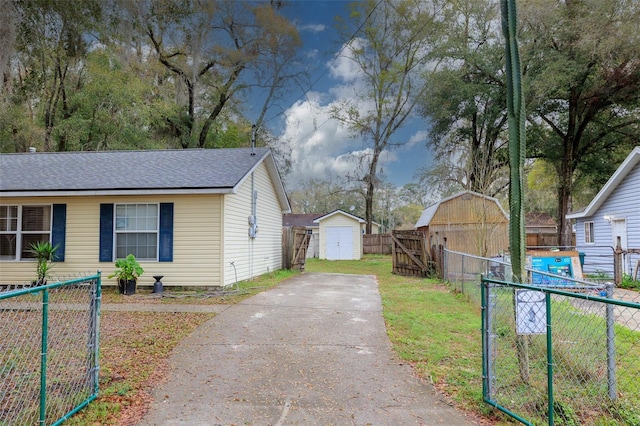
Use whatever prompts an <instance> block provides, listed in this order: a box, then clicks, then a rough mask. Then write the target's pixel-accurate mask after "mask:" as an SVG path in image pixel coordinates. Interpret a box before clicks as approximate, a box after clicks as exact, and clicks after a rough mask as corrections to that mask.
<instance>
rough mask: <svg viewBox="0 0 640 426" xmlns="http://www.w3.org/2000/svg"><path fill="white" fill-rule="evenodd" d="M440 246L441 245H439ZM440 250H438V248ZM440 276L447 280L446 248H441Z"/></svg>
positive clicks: (447, 262) (447, 258)
mask: <svg viewBox="0 0 640 426" xmlns="http://www.w3.org/2000/svg"><path fill="white" fill-rule="evenodd" d="M440 247H442V246H440ZM439 251H440V250H439ZM441 253H442V257H441V259H442V278H444V280H445V281H449V253H447V251H446V250H442V251H441Z"/></svg>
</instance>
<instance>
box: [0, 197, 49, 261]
mask: <svg viewBox="0 0 640 426" xmlns="http://www.w3.org/2000/svg"><path fill="white" fill-rule="evenodd" d="M1 206H2V207H9V208H10V207H17V208H18V212H17V218H16V219H17V223H16V229H15V231H13V230H9V229H0V235H15V240H16V241H15V243H16V254H15V257H12V258H9V257H6V256H0V262H16V261H33V258H32V257H23V256H22V252H23V250H24V248H23V247H22V245H23V244H22V243H23V241H22V240H23V236H24V235H34V234H37V235H40V234H45V235H48V236H49V238H48V239H47V240H46V241H49V242H51V232H52V229H53V205H51V204H2V205H1ZM24 207H42V208H48V209H49V229H48V230H35V231H25V230H23V229H22V225H23V222H22V214H23V208H24Z"/></svg>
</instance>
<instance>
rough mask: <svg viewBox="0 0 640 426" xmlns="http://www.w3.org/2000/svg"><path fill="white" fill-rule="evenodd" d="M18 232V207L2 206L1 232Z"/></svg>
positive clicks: (0, 210)
mask: <svg viewBox="0 0 640 426" xmlns="http://www.w3.org/2000/svg"><path fill="white" fill-rule="evenodd" d="M17 230H18V206H0V232H1V231H13V232H15V231H17Z"/></svg>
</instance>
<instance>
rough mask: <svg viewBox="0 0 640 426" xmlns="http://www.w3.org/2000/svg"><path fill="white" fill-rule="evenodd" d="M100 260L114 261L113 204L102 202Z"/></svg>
mask: <svg viewBox="0 0 640 426" xmlns="http://www.w3.org/2000/svg"><path fill="white" fill-rule="evenodd" d="M99 259H100V262H113V204H100V254H99Z"/></svg>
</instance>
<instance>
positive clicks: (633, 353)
mask: <svg viewBox="0 0 640 426" xmlns="http://www.w3.org/2000/svg"><path fill="white" fill-rule="evenodd" d="M445 259H446V261H445V264H444V273H445V277H446V279H447V280H448V281H449V282H450V283H451V284H452V285H453V286H454V287H455V288H456V289H458V290H459V291H461V292H464V293H465V294H467V295H469V297H470V298H471V299H472V300H474V301H476V302H477V303H478V304H479V305H480V306H481V308H482V341H483V395H484V399H485V401H486V402H487V403H488V404H490V405H492V406H494V407H496V408H497V409H499V410H501V411H503V412H505V413H507V414H508V415H510V416H512V417H513V418H515V419H516V420H518V421H520V422H522V423H524V424H543V423H548V424H550V425H552V424H602V425H605V424H606V425H640V363H639V362H638V361H639V355H638V354H640V303H639V302H640V296H639V294H638V293H636V292H632V291H627V290H622V289H618V288H614V286H613V285H612V284H610V283H608V284H602V283H594V282H589V281H584V280H573V279H568V278H567V277H562V276H558V275H553V274H546V273H543V272H540V271H533V270H527V272H528V274H529V282H532V279H531V277H532V276H533V274H544V275H547V278H546V279H544V280H540V281H537V282H544V283H546V284H545V285H532V284H526V283H525V284H518V283H511V282H508V281H505V278H508V277H509V276H510V270H509V269H510V265H509V264H508V263H507V262H502V261H500V260H498V259H489V258H481V257H477V256H470V255H466V254H464V253H458V252H451V251H446V252H445ZM534 281H535V280H534Z"/></svg>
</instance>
